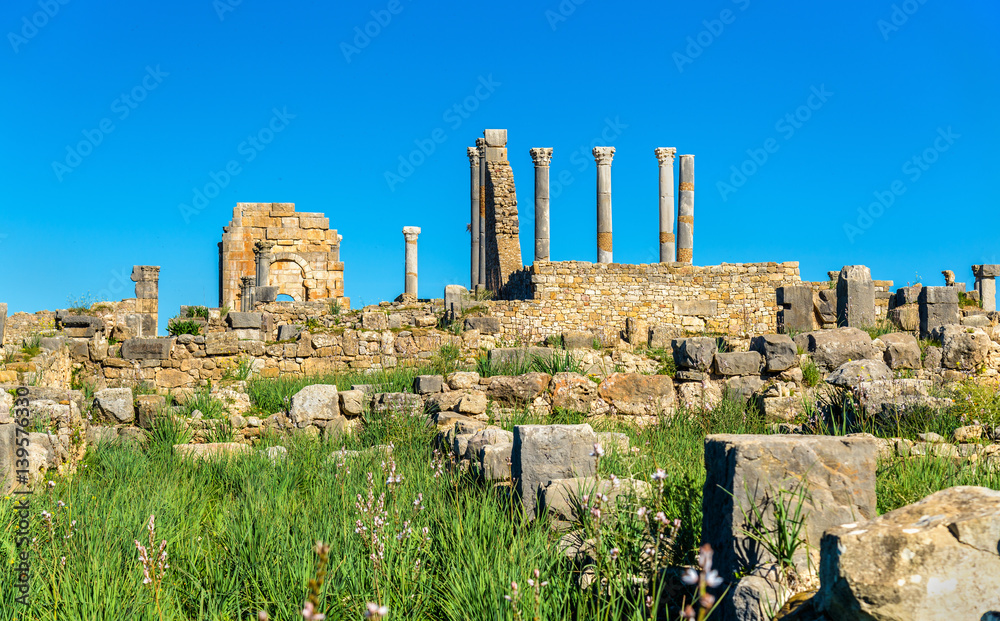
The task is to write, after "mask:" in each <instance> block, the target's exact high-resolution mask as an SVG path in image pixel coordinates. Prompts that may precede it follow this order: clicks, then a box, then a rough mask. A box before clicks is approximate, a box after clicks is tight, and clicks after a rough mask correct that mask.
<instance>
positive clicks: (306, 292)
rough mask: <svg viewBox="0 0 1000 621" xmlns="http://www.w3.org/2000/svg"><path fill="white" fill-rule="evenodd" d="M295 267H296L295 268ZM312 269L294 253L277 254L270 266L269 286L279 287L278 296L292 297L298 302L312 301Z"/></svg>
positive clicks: (272, 258) (273, 256)
mask: <svg viewBox="0 0 1000 621" xmlns="http://www.w3.org/2000/svg"><path fill="white" fill-rule="evenodd" d="M293 266H294V267H293ZM311 283H312V268H310V267H309V263H308V262H307V261H306V260H305V259H303V258H302V257H301V256H299V255H298V254H296V253H294V252H276V253H274V254H273V255H272V257H271V263H270V265H269V266H268V274H267V284H268V285H269V286H273V287H277V288H278V294H279V295H280V294H285V295H289V296H291V297H292V299H293V300H295V301H296V302H304V301H307V300H309V299H310V286H309V285H310V284H311Z"/></svg>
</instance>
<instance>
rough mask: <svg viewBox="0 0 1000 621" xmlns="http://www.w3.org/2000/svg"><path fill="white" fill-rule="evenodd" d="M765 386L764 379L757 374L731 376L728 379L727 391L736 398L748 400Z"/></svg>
mask: <svg viewBox="0 0 1000 621" xmlns="http://www.w3.org/2000/svg"><path fill="white" fill-rule="evenodd" d="M763 386H764V380H762V379H761V378H759V377H756V376H749V377H730V378H729V379H727V380H726V385H725V392H726V393H727V394H728V395H729V396H730V397H731V398H734V399H743V400H744V401H746V400H747V399H749V398H750V397H751V396H753V395H754V393H756V392H757V391H758V390H760V389H761V388H762V387H763Z"/></svg>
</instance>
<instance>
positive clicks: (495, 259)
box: [485, 159, 523, 297]
mask: <svg viewBox="0 0 1000 621" xmlns="http://www.w3.org/2000/svg"><path fill="white" fill-rule="evenodd" d="M485 196H486V288H487V289H489V290H490V291H493V292H495V293H497V294H498V297H509V296H507V295H505V292H504V287H505V286H506V284H507V282H508V281H509V280H510V276H511V274H513V273H514V272H516V271H518V270H520V269H522V267H523V263H522V262H521V242H520V239H519V237H518V235H519V228H518V219H517V190H516V188H515V186H514V170H513V169H512V168H511V167H510V163H509V162H508V161H507V160H506V159H503V160H500V161H495V162H487V165H486V192H485Z"/></svg>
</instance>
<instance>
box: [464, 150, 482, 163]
mask: <svg viewBox="0 0 1000 621" xmlns="http://www.w3.org/2000/svg"><path fill="white" fill-rule="evenodd" d="M466 152H467V153H468V154H469V165H470V166H479V148H478V147H466Z"/></svg>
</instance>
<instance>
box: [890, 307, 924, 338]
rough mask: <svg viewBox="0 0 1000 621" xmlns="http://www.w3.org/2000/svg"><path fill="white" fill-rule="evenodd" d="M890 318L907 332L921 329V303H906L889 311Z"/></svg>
mask: <svg viewBox="0 0 1000 621" xmlns="http://www.w3.org/2000/svg"><path fill="white" fill-rule="evenodd" d="M889 320H890V321H892V322H893V323H895V324H896V325H897V326H899V327H900V328H901V329H903V330H906V331H907V332H916V331H917V330H919V329H920V305H919V304H905V305H903V306H897V307H896V308H894V309H892V310H891V311H889Z"/></svg>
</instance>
